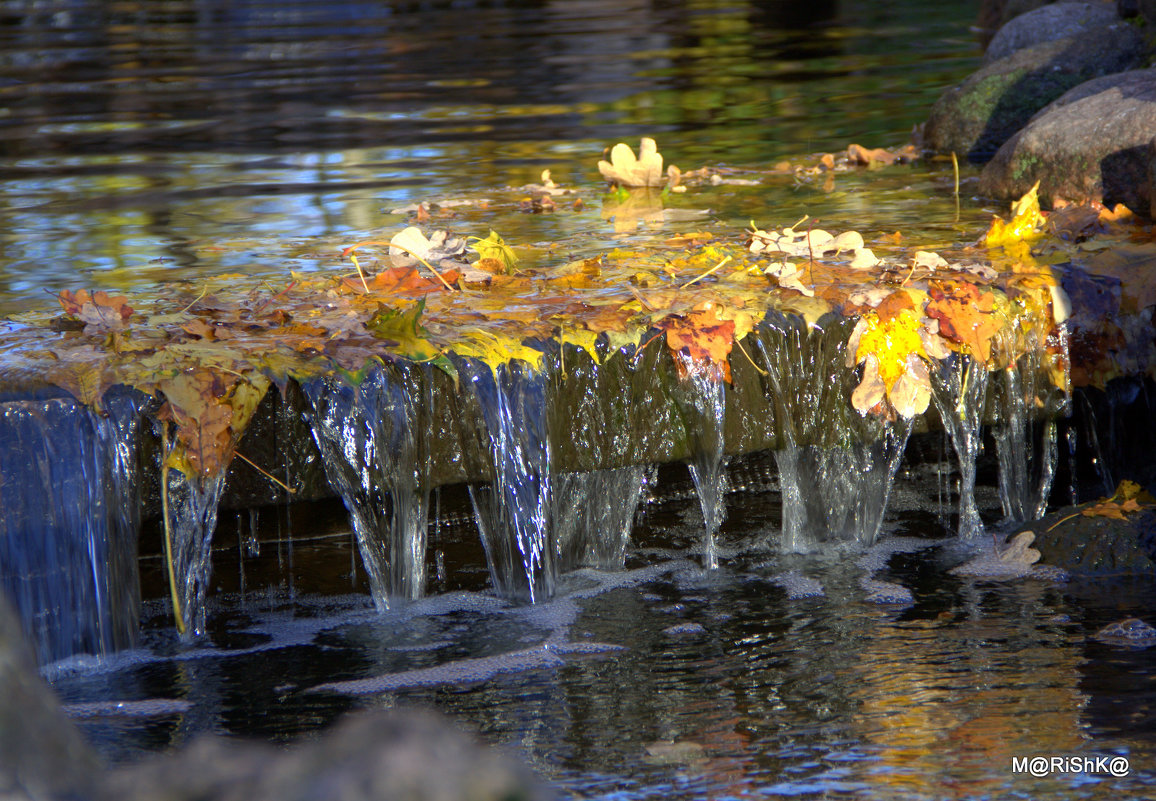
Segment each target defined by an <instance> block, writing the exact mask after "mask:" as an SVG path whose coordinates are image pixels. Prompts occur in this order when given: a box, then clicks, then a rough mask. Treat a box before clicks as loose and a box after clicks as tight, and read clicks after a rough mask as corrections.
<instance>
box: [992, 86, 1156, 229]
mask: <svg viewBox="0 0 1156 801" xmlns="http://www.w3.org/2000/svg"><path fill="white" fill-rule="evenodd" d="M1153 131H1156V69H1147V70H1133V71H1131V72H1124V73H1120V74H1118V75H1107V76H1104V77H1102V78H1097V79H1095V80H1091V81H1088V82H1086V83H1083V84H1080V85H1079V86H1077V87H1075V88H1074V89H1072V90H1071V91H1069V92H1067V93H1065V94H1064V95H1062V96H1061V97H1059V98H1058V99H1057V100H1055V101H1054V102H1053V103H1051V104H1050V105H1048V106H1047V107H1046V108H1045V109H1043V110H1042V111H1040V112H1039V113H1038V114H1037V115H1036V116H1034V117H1033V118H1032V119H1031V121H1030V122H1029V123H1028V124H1027V125H1026V126H1025V127H1024V128H1023V130H1021V131H1019V132H1018V133H1016V134H1015V135H1014V136H1013V137H1012V138H1011V139H1009V140H1008V141H1007V142H1006V143H1004V145H1003V146H1002V147H1001V148H1000V149H999V151H998V152H997V153H996V155H995V157H994V158H993V159H992V160H991V162H990V163H989V164H988V165H987V166H986V167H985V168H984V171H983V174H982V175H981V176H980V183H979V191H980V193H982V194H984V195H987V196H989V197H995V198H1016V197H1019V196H1020V195H1022V194H1023V193H1024V192H1026V191H1028V190H1029V189H1030V188H1031V187H1032V184H1034V183H1035V182H1036V181H1037V180H1038V181H1040V197H1041V199H1042V200H1043V201H1044V202H1045V203H1051V202H1052V201H1053V200H1054V199H1055V198H1056V197H1062V198H1064V199H1066V200H1071V201H1083V200H1096V201H1101V202H1103V203H1105V204H1106V205H1109V206H1111V205H1114V204H1116V203H1123V204H1124V205H1126V206H1127V207H1128V208H1130V209H1131V210H1133V211H1136V212H1139V213H1141V214H1147V213H1149V212H1150V211H1151V209H1152V206H1151V204H1152V192H1151V189H1150V187H1151V182H1150V177H1149V172H1150V169H1151V165H1150V162H1151V155H1150V153H1151V142H1152V132H1153Z"/></svg>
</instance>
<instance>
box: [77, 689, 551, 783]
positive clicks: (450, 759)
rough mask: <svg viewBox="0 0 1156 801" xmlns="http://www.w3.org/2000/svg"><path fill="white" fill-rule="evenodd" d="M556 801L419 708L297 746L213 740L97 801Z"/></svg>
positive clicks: (144, 770)
mask: <svg viewBox="0 0 1156 801" xmlns="http://www.w3.org/2000/svg"><path fill="white" fill-rule="evenodd" d="M550 797H552V794H551V793H550V792H549V791H548V790H547V788H546V787H545V786H544V785H542V784H541V783H540V782H539V781H538V780H536V779H535V778H534V776H533V775H532V774H531V773H530V771H529V769H527V768H525V767H522V766H521V765H520V764H518V763H516V762H514V761H513V760H511V759H509V758H506V757H504V756H503V755H502V754H500V753H499V752H498V751H496V750H494V749H490V748H486V747H484V746H481V745H478V744H477V743H475V742H474V741H473V740H472V739H471V738H470V737H468V736H467V735H466V734H465V733H463V732H461V731H458V730H457V729H455V728H453V726H451V725H449V724H448V723H446V722H445V721H444V720H442V719H441V718H439V717H435V716H433V715H432V714H427V713H420V712H415V711H375V712H369V713H364V714H357V715H351V716H350V717H347V718H346V719H345V720H344V721H342V722H341V723H339V724H337V725H336V726H335V727H334V728H333V729H331V730H329V731H328V732H326V733H325V734H324V735H322V736H321V737H319V738H318V739H316V740H312V741H308V742H304V743H301V744H299V745H296V746H293V747H291V748H289V749H282V748H277V747H276V746H273V745H268V744H263V743H247V742H241V743H239V742H236V741H234V740H227V739H225V738H223V737H213V736H205V737H202V738H199V739H197V740H195V741H194V742H193V743H192V744H191V745H190V746H189V747H188V748H186V749H184V750H183V751H181V752H180V753H178V754H175V755H171V756H159V757H156V758H154V759H150V760H147V761H146V762H144V763H141V764H139V765H135V766H132V767H128V768H124V769H121V770H119V771H117V772H115V773H113V774H112V775H110V776H109V777H108V778H107V779H106V781H104V782H103V783H102V785H101V788H100V791H99V795H97V796H96V798H97V799H98V801H102V800H104V801H505V800H506V799H519V800H520V801H534V799H547V798H550Z"/></svg>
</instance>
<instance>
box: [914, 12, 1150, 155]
mask: <svg viewBox="0 0 1156 801" xmlns="http://www.w3.org/2000/svg"><path fill="white" fill-rule="evenodd" d="M1146 58H1147V48H1146V45H1145V42H1144V37H1143V36H1142V35H1141V33H1140V32H1139V31H1138V30H1137V29H1136V28H1135V27H1133V26H1131V25H1128V24H1127V23H1124V22H1117V23H1114V24H1112V25H1104V26H1101V27H1098V28H1092V29H1090V30H1088V31H1085V32H1084V33H1082V34H1080V35H1078V36H1071V37H1067V38H1065V39H1057V40H1055V41H1052V42H1044V43H1042V44H1038V45H1033V46H1031V47H1026V48H1024V49H1022V50H1018V51H1016V52H1015V53H1013V54H1012V55H1010V56H1008V57H1006V58H1001V59H999V60H998V61H994V62H992V63H990V64H987V65H986V66H984V67H981V68H980V69H979V70H978V71H976V72H975V73H974V74H972V75H971V76H970V77H969V78H967V80H965V81H964V82H963V83H962V84H960V85H959V86H956V87H954V88H952V89H949V90H947V92H945V93H944V94H943V95H942V96H941V97H940V98H939V100H937V101H936V102H935V105H934V106H933V107H932V109H931V114H930V115H929V117H928V119H927V123H926V125H925V127H924V132H923V141H924V146H925V147H927V148H929V149H930V150H934V151H937V152H940V153H951V152H954V153H958V154H961V155H966V157H967V158H968V159H969V160H971V161H976V162H983V161H987V160H988V159H990V158H991V157H992V156H993V155H994V154H995V152H996V150H998V149H999V147H1000V146H1001V145H1002V144H1003V143H1004V142H1006V141H1007V140H1008V139H1009V138H1011V136H1012V135H1013V134H1014V133H1015V132H1016V131H1018V130H1019V129H1020V128H1022V127H1023V126H1024V125H1025V124H1027V122H1028V120H1029V119H1031V117H1032V115H1033V114H1035V113H1036V112H1037V111H1039V110H1040V109H1042V108H1043V107H1044V106H1046V105H1047V104H1048V103H1050V102H1052V101H1053V100H1055V99H1056V98H1058V97H1060V96H1061V95H1063V94H1064V92H1067V91H1068V90H1069V89H1072V88H1074V87H1076V86H1078V85H1079V84H1081V83H1084V82H1085V81H1089V80H1091V79H1093V78H1098V77H1101V76H1103V75H1110V74H1112V73H1116V72H1123V71H1125V70H1131V69H1136V68H1138V67H1141V66H1143V64H1144V62H1145V60H1146Z"/></svg>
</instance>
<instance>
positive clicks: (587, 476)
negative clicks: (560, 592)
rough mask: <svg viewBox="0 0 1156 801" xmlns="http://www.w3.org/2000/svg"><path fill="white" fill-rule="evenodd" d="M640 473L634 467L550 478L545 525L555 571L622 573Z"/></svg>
mask: <svg viewBox="0 0 1156 801" xmlns="http://www.w3.org/2000/svg"><path fill="white" fill-rule="evenodd" d="M645 471H646V468H645V467H643V466H641V465H635V466H631V467H621V468H618V469H615V470H592V471H589V472H583V473H558V474H555V476H554V477H553V481H552V483H551V495H552V499H551V500H552V509H551V525H552V527H553V531H554V541H555V550H556V552H557V557H558V572H559V573H561V572H563V571H566V570H572V569H574V568H579V567H596V568H599V569H601V570H621V569H622V567H623V565H624V563H625V560H626V546H627V545H628V544H629V542H630V530H631V528H633V525H634V511H635V509H637V508H638V502H639V500H640V498H641V497H642V487H643V476H644V474H645Z"/></svg>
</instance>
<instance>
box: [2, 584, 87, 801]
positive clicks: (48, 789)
mask: <svg viewBox="0 0 1156 801" xmlns="http://www.w3.org/2000/svg"><path fill="white" fill-rule="evenodd" d="M0 688H3V689H2V690H0V798H2V799H5V801H9V800H11V801H16V800H17V799H36V800H37V801H38V800H39V799H50V798H66V797H71V798H85V797H90V796H91V795H92V794H93V790H94V788H95V786H96V781H97V779H98V777H99V775H100V772H101V765H100V761H99V760H98V759H97V756H96V754H95V752H94V751H93V750H92V749H91V748H89V746H88V744H87V743H86V742H85V741H84V739H83V738H82V737H81V735H80V732H79V731H78V730H77V729H76V727H74V726H73V725H72V722H71V721H69V720H68V718H67V717H65V715H64V712H63V711H61V708H60V704H59V703H58V702H57V700H56V696H54V695H53V694H52V690H50V689H49V688H48V685H46V684H45V683H44V682H43V681H42V680H41V679H40V674H39V673H38V672H37V668H36V663H35V661H34V660H33V658H32V651H31V648H30V647H29V645H28V642H27V641H26V639H25V637H24V632H23V631H22V630H21V628H20V621H19V620H18V619H17V617H16V614H15V612H14V611H13V610H12V607H11V606H9V604H8V601H7V599H6V598H3V597H0Z"/></svg>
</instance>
